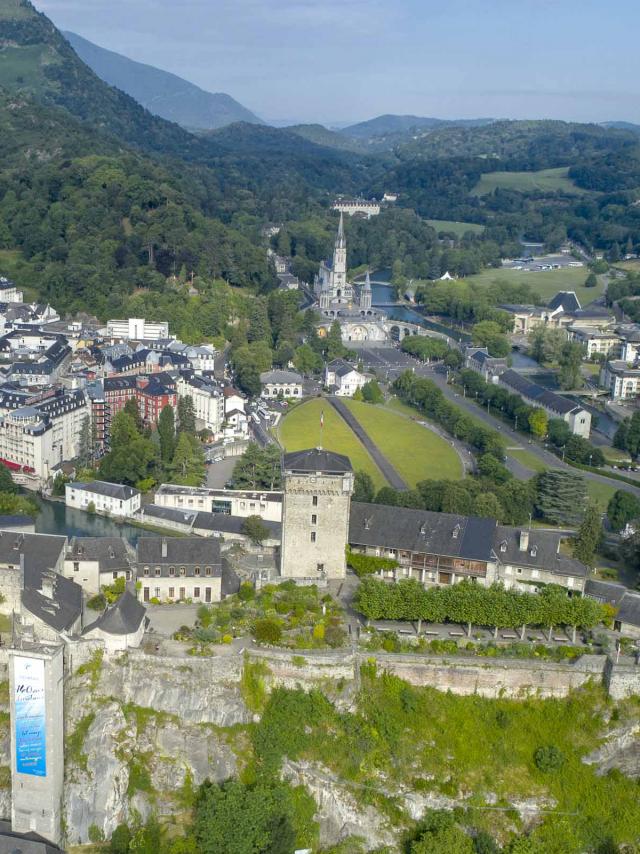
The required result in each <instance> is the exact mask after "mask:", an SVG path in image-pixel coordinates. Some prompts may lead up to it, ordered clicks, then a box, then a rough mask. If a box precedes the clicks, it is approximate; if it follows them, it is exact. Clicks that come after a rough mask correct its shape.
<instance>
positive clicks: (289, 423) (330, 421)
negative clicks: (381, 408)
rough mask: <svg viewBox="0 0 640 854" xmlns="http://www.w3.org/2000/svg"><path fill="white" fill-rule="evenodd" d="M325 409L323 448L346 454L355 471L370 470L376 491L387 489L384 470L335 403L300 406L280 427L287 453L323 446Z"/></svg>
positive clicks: (279, 436)
mask: <svg viewBox="0 0 640 854" xmlns="http://www.w3.org/2000/svg"><path fill="white" fill-rule="evenodd" d="M323 410H324V429H323V431H322V447H323V448H326V449H327V450H328V451H335V452H336V453H338V454H346V455H347V456H348V457H349V459H350V460H351V465H352V466H353V468H354V470H355V471H359V470H361V471H366V472H367V473H368V474H370V475H371V477H372V478H373V482H374V484H375V487H376V489H380V488H381V487H383V486H387V482H386V480H385V478H384V477H383V475H382V472H381V471H380V469H379V468H378V467H377V466H376V464H375V463H374V462H373V460H372V459H371V457H370V456H369V454H368V452H367V450H366V449H365V448H364V446H363V445H362V443H361V442H360V440H359V439H358V438H357V437H356V436H355V435H354V434H353V432H352V431H351V429H350V428H349V427H347V425H346V424H345V422H344V421H343V420H342V418H340V416H339V415H338V413H337V412H336V411H335V410H334V409H333V407H332V406H331V404H330V403H329V402H328V401H326V400H320V399H318V398H316V399H315V400H310V401H308V402H307V403H303V404H301V405H300V406H296V407H295V409H293V410H292V411H291V412H289V413H288V414H287V415H286V416H285V417H284V418H283V419H282V421H281V422H280V424H279V425H278V439H279V440H280V443H281V444H282V445H283V447H284V448H285V449H286V450H287V451H301V450H302V449H303V448H315V447H316V446H317V445H319V444H320V413H321V412H322V411H323Z"/></svg>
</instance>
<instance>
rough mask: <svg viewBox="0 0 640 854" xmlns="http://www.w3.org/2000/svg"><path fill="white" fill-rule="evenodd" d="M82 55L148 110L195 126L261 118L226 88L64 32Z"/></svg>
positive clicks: (209, 127) (206, 127)
mask: <svg viewBox="0 0 640 854" xmlns="http://www.w3.org/2000/svg"><path fill="white" fill-rule="evenodd" d="M63 35H64V36H65V38H66V39H67V41H68V42H69V43H70V44H71V47H72V48H73V49H74V50H75V52H76V53H77V54H78V56H79V57H80V59H81V60H82V61H83V62H85V63H86V64H87V65H88V66H89V68H91V69H92V70H93V71H94V72H95V73H96V74H97V75H98V77H100V79H101V80H104V81H105V83H108V84H109V85H110V86H115V87H116V88H118V89H121V90H122V91H123V92H126V93H127V95H131V97H132V98H135V100H136V101H137V102H138V103H139V104H142V106H143V107H145V108H146V109H147V110H149V112H151V113H153V114H154V115H156V116H161V117H162V118H163V119H167V120H168V121H171V122H176V123H177V124H179V125H182V127H184V128H187V129H192V130H212V129H213V128H219V127H224V126H225V125H229V124H232V123H233V122H251V123H256V124H262V121H261V120H260V119H259V118H258V117H257V116H255V115H254V114H253V113H252V112H251V111H250V110H247V108H246V107H243V106H242V104H240V103H238V101H236V100H235V99H234V98H232V97H231V96H230V95H227V94H225V93H224V92H216V93H213V92H206V91H205V90H204V89H201V88H200V87H199V86H196V85H194V84H193V83H190V82H189V81H188V80H184V79H183V78H182V77H178V76H177V75H175V74H171V73H170V72H168V71H163V70H162V69H160V68H154V67H153V66H152V65H146V64H144V63H142V62H135V61H134V60H133V59H129V58H128V57H126V56H123V55H122V54H119V53H115V52H114V51H111V50H107V49H106V48H103V47H100V46H99V45H96V44H93V42H90V41H88V40H87V39H84V38H82V36H79V35H77V34H76V33H70V32H65V33H63Z"/></svg>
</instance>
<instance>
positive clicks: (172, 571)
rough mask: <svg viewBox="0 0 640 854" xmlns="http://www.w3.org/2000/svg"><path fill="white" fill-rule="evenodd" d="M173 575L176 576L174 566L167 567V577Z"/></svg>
mask: <svg viewBox="0 0 640 854" xmlns="http://www.w3.org/2000/svg"><path fill="white" fill-rule="evenodd" d="M175 574H176V568H175V566H170V567H169V575H175Z"/></svg>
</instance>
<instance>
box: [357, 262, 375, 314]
mask: <svg viewBox="0 0 640 854" xmlns="http://www.w3.org/2000/svg"><path fill="white" fill-rule="evenodd" d="M372 299H373V294H372V292H371V279H370V278H369V271H368V270H367V275H366V276H365V279H364V285H363V286H362V289H361V291H360V308H361V309H362V310H363V311H369V309H370V308H371V302H372Z"/></svg>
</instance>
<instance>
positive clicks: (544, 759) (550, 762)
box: [533, 744, 564, 774]
mask: <svg viewBox="0 0 640 854" xmlns="http://www.w3.org/2000/svg"><path fill="white" fill-rule="evenodd" d="M533 761H534V762H535V764H536V768H537V769H538V770H539V771H543V772H544V773H545V774H546V773H549V772H551V771H557V770H558V769H559V768H562V766H563V765H564V756H563V755H562V753H561V751H560V750H558V748H557V747H556V746H555V745H553V744H548V745H546V746H544V747H538V748H537V750H536V752H535V753H534V754H533Z"/></svg>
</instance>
